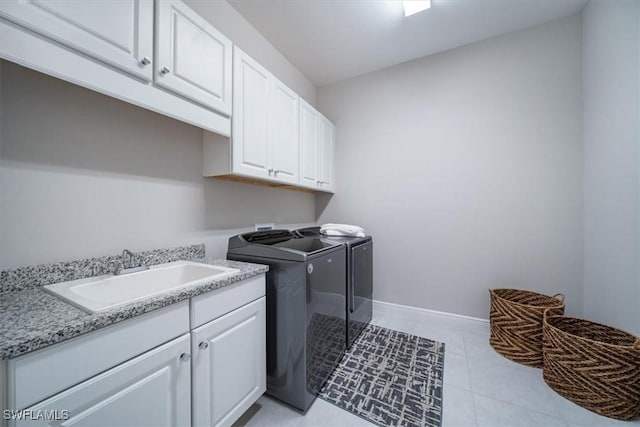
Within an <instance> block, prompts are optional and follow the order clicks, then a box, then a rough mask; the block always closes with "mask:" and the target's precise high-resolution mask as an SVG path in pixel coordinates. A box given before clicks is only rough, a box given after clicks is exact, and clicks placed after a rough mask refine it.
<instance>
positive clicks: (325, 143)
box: [318, 117, 335, 192]
mask: <svg viewBox="0 0 640 427" xmlns="http://www.w3.org/2000/svg"><path fill="white" fill-rule="evenodd" d="M319 138H320V144H319V145H320V152H319V153H318V158H319V169H320V172H319V181H320V183H319V184H320V188H321V189H322V190H325V191H330V192H332V191H333V189H334V182H333V179H334V178H333V163H334V151H335V136H334V127H333V125H332V124H331V122H330V121H329V120H327V119H325V118H324V117H321V118H320V132H319Z"/></svg>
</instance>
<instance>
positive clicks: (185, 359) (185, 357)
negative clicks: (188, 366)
mask: <svg viewBox="0 0 640 427" xmlns="http://www.w3.org/2000/svg"><path fill="white" fill-rule="evenodd" d="M178 359H180V361H181V362H188V361H189V359H191V355H190V354H189V353H182V354H181V355H180V356H179V357H178Z"/></svg>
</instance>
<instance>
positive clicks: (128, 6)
mask: <svg viewBox="0 0 640 427" xmlns="http://www.w3.org/2000/svg"><path fill="white" fill-rule="evenodd" d="M160 3H163V2H160ZM0 15H2V16H4V17H6V18H8V19H10V20H12V21H15V22H18V23H20V24H21V25H23V26H24V27H26V28H29V29H30V30H33V31H35V32H38V33H41V34H43V35H45V36H46V37H48V38H50V39H54V40H56V41H58V42H60V43H62V44H64V45H67V46H69V47H71V48H73V49H76V50H78V51H80V52H82V53H84V54H86V55H88V56H91V57H93V58H96V59H99V60H100V61H103V62H106V63H108V64H110V65H112V66H113V67H116V68H119V69H121V70H123V71H126V72H128V73H131V74H133V75H135V76H137V77H139V78H141V79H144V80H147V81H150V80H151V78H152V69H153V65H152V63H153V0H118V1H113V0H92V1H78V0H38V1H35V0H1V1H0ZM5 42H6V41H5ZM43 54H45V53H44V52H43Z"/></svg>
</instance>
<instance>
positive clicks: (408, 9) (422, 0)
mask: <svg viewBox="0 0 640 427" xmlns="http://www.w3.org/2000/svg"><path fill="white" fill-rule="evenodd" d="M402 7H404V16H405V18H406V17H407V16H411V15H413V14H414V13H418V12H422V11H423V10H427V9H429V8H430V7H431V0H405V1H403V2H402Z"/></svg>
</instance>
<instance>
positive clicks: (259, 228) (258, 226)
mask: <svg viewBox="0 0 640 427" xmlns="http://www.w3.org/2000/svg"><path fill="white" fill-rule="evenodd" d="M274 226H275V224H273V223H271V224H255V225H254V230H255V231H267V230H273V227H274Z"/></svg>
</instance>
